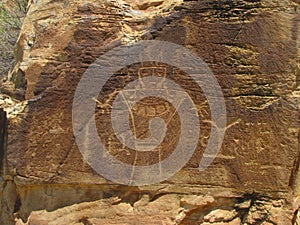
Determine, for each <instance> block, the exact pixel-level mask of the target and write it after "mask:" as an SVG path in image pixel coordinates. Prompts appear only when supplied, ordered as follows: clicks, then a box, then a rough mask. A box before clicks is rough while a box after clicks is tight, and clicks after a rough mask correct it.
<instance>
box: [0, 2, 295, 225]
mask: <svg viewBox="0 0 300 225" xmlns="http://www.w3.org/2000/svg"><path fill="white" fill-rule="evenodd" d="M299 7H300V5H299V3H298V2H297V1H293V0H287V1H279V0H278V1H277V0H230V1H229V0H226V1H219V0H205V1H201V0H199V1H192V0H189V1H188V0H186V1H180V0H178V1H177V0H176V1H157V0H143V1H137V0H135V1H129V0H126V1H113V0H109V1H108V0H107V1H96V0H86V1H73V0H66V1H50V0H39V1H32V2H30V6H29V10H28V13H27V16H26V18H25V21H24V24H23V28H22V31H21V34H20V37H19V40H18V46H17V50H16V59H17V62H16V65H15V67H14V69H13V70H12V72H11V73H10V74H9V76H8V78H7V80H6V81H3V82H2V86H1V92H2V93H5V94H7V95H10V96H11V97H12V98H14V99H15V100H14V102H13V103H11V104H10V105H9V106H6V105H4V103H3V106H1V107H3V108H4V109H5V110H7V111H8V114H9V115H10V124H9V126H8V139H7V140H8V141H7V146H5V151H6V153H5V155H6V156H7V157H6V158H5V162H6V164H5V167H6V169H5V171H6V172H5V173H3V174H2V177H3V181H1V180H0V183H1V187H0V190H1V193H0V196H1V195H2V203H1V204H2V205H1V208H2V210H1V213H2V215H3V216H1V219H0V223H2V224H13V223H14V222H13V220H14V217H15V218H16V221H17V222H16V223H17V224H24V223H25V224H37V225H38V224H64V223H65V224H142V223H144V224H240V223H246V224H258V223H263V222H264V223H265V224H268V223H273V224H290V223H292V222H294V223H295V221H296V219H297V212H296V211H297V209H298V207H299V204H297V201H294V198H295V199H296V197H297V196H298V195H299V193H300V192H299V190H300V189H299V187H300V183H299V178H300V176H299V175H298V169H299V168H298V167H299V103H298V100H299V97H300V94H299V92H300V86H299V80H300V72H299V71H300V69H299V53H298V48H299V37H298V35H299V23H300V16H299ZM140 40H161V41H168V42H171V43H175V44H178V45H180V46H184V47H186V48H187V49H189V50H190V51H191V52H192V53H193V54H195V55H197V56H198V57H200V58H202V59H203V60H204V61H205V62H206V63H207V65H208V66H209V67H210V69H211V70H212V72H213V74H214V75H215V77H216V79H217V81H218V83H219V84H220V87H221V88H222V91H223V94H224V98H225V103H226V111H227V115H226V117H227V126H226V132H225V138H224V141H223V144H222V147H221V149H220V151H219V154H218V155H217V157H216V159H215V160H214V162H213V163H212V164H211V165H210V166H209V167H208V168H207V169H206V170H204V171H201V172H200V171H199V170H198V166H199V162H200V160H201V158H202V156H203V152H204V150H205V148H206V145H207V142H208V138H209V136H210V130H211V127H212V126H214V124H213V123H212V122H211V120H212V119H211V115H210V108H209V104H208V103H207V98H206V96H205V95H204V93H203V91H202V90H201V89H200V88H197V87H195V82H193V81H192V80H191V79H189V77H188V75H187V74H186V73H184V72H183V71H182V70H181V69H180V68H174V67H172V65H165V64H163V63H159V62H143V63H137V64H134V65H131V66H129V67H126V68H123V69H122V70H119V71H118V72H117V73H116V74H115V75H114V76H113V77H112V78H111V79H110V80H109V81H108V83H107V84H106V86H105V87H104V88H103V90H102V92H101V93H100V94H99V96H98V98H97V99H95V101H96V102H97V107H96V113H95V117H96V122H97V123H96V124H97V130H98V133H99V136H100V137H101V140H102V141H103V143H104V145H105V147H106V148H107V149H109V152H110V154H111V155H113V156H114V157H116V158H117V159H118V160H120V161H122V162H124V163H127V164H134V165H137V166H145V165H150V164H154V163H159V161H160V160H162V159H165V158H167V157H168V156H170V155H171V154H172V151H173V150H174V147H176V144H177V143H178V137H179V136H180V122H178V119H179V117H178V114H176V112H174V111H175V109H176V108H174V107H173V106H172V105H170V104H169V103H168V102H166V101H163V100H161V99H160V100H158V99H155V98H148V99H144V100H143V101H141V102H139V103H138V104H136V105H135V106H134V107H133V114H134V115H133V116H132V118H131V120H132V121H131V128H132V130H138V131H137V132H136V135H137V137H139V138H147V137H148V136H149V135H150V133H149V129H148V125H149V120H150V119H151V118H153V117H155V116H158V115H159V116H161V117H162V118H163V119H164V120H167V118H169V117H168V115H170V114H171V115H172V116H171V117H170V118H171V119H170V120H169V123H168V131H167V132H166V138H165V139H164V142H163V143H162V144H161V148H160V149H161V150H160V151H157V152H154V153H153V152H152V153H148V152H137V151H134V150H132V149H130V148H127V147H124V146H123V145H122V144H120V142H119V141H118V139H117V137H116V136H115V135H114V134H113V128H112V125H111V118H110V112H111V107H112V103H113V99H114V97H115V96H116V94H118V93H119V92H120V90H121V89H122V88H124V87H125V86H126V85H127V84H128V83H129V82H131V81H133V80H135V79H137V78H138V77H139V75H140V74H141V73H140V71H147V70H151V71H153V70H152V68H155V71H158V70H159V71H163V76H165V77H167V78H169V79H172V80H174V81H175V82H176V83H177V84H178V85H180V86H181V87H182V88H184V89H185V90H186V91H187V93H188V94H189V95H190V96H191V99H192V100H193V101H194V103H195V105H196V106H197V107H196V108H197V111H198V114H199V118H200V121H199V124H200V128H201V129H200V130H201V133H200V137H199V141H198V145H197V148H196V151H195V153H194V154H193V156H192V158H191V159H190V160H189V162H188V163H187V165H185V167H184V168H182V169H181V170H180V171H178V172H177V173H175V174H174V175H173V176H172V177H170V178H169V179H167V180H165V181H163V182H161V183H159V184H153V185H149V186H142V187H129V186H124V185H119V184H114V183H113V182H111V181H109V180H107V179H105V178H104V177H102V176H100V175H99V174H97V173H96V172H95V171H94V170H93V169H92V168H91V167H90V166H89V164H88V163H87V162H86V161H85V160H84V159H83V157H82V155H81V153H80V151H79V148H78V146H77V144H76V142H75V138H74V133H73V126H72V103H73V98H74V93H75V90H76V87H77V85H78V82H79V81H80V78H82V76H83V74H84V73H85V72H86V70H87V68H88V67H89V66H90V65H91V64H92V63H93V62H94V61H95V60H96V59H97V58H99V57H100V56H102V55H103V54H105V53H107V52H108V51H109V50H111V49H113V48H115V47H118V46H121V45H123V44H132V43H136V42H138V41H140ZM176 54H178V57H180V52H174V54H173V55H174V56H175V57H177V55H176ZM114 63H115V62H109V66H111V65H113V64H114ZM146 76H147V75H146ZM16 106H18V108H17V109H16ZM135 122H136V123H135ZM7 171H9V172H7ZM8 189H9V190H11V191H9V193H12V194H10V195H11V196H8V197H5V196H4V195H7V192H8ZM147 196H148V197H147ZM191 196H192V197H191ZM249 196H250V197H249ZM148 198H149V199H148ZM275 200H276V201H275ZM0 202H1V201H0ZM249 202H250V203H249ZM273 203H274V204H273ZM225 206H226V207H225ZM220 210H221V211H220ZM222 210H223V211H222ZM94 213H95V214H94ZM96 214H97V215H96ZM108 215H111V216H108ZM27 219H28V221H27ZM53 221H54V222H53Z"/></svg>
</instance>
